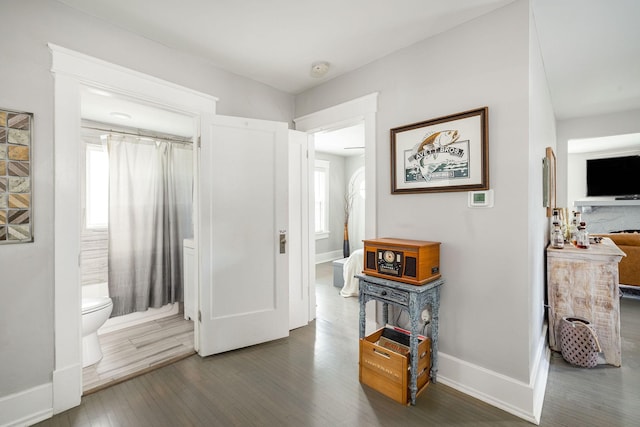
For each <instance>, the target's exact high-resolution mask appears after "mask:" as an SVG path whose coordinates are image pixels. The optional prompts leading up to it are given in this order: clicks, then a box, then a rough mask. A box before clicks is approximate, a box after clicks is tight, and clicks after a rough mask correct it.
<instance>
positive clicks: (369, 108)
mask: <svg viewBox="0 0 640 427" xmlns="http://www.w3.org/2000/svg"><path fill="white" fill-rule="evenodd" d="M377 111H378V92H374V93H371V94H369V95H365V96H362V97H360V98H355V99H352V100H351V101H347V102H343V103H342V104H338V105H335V106H333V107H329V108H325V109H323V110H320V111H316V112H314V113H310V114H307V115H304V116H301V117H298V118H295V119H293V122H294V123H295V127H296V130H300V131H303V132H307V133H308V134H313V133H316V132H320V131H323V130H333V129H339V128H343V127H348V126H350V125H353V124H355V123H358V122H361V121H362V122H364V166H365V171H364V173H365V196H366V198H365V238H374V237H376V236H377V224H378V221H377V200H376V194H377V190H376V176H377V173H376V113H377ZM314 162H315V151H314V149H313V143H311V149H310V150H309V156H308V159H307V163H308V165H307V168H308V169H307V170H308V171H309V174H310V178H309V182H310V185H309V191H312V190H311V189H312V188H313V171H314ZM309 199H311V198H309ZM313 228H314V227H313V224H310V227H309V237H308V238H309V242H310V243H309V278H310V279H309V283H310V284H312V285H315V268H312V263H313V266H315V233H314V229H313ZM309 304H310V310H309V318H310V320H312V319H315V317H316V298H315V292H309ZM373 315H375V313H373ZM367 317H369V314H368V315H367Z"/></svg>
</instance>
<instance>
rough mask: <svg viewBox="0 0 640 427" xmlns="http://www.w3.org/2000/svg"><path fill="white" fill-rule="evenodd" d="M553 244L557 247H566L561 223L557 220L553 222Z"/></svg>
mask: <svg viewBox="0 0 640 427" xmlns="http://www.w3.org/2000/svg"><path fill="white" fill-rule="evenodd" d="M551 246H552V247H554V248H556V249H562V248H564V234H562V229H561V228H560V224H559V223H557V222H554V223H553V233H552V234H551Z"/></svg>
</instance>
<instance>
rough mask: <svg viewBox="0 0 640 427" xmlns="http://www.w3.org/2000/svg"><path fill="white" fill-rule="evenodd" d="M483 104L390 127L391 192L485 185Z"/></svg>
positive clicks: (486, 156) (486, 162)
mask: <svg viewBox="0 0 640 427" xmlns="http://www.w3.org/2000/svg"><path fill="white" fill-rule="evenodd" d="M488 114H489V109H488V107H482V108H478V109H475V110H470V111H465V112H463V113H457V114H452V115H450V116H445V117H439V118H436V119H431V120H426V121H424V122H419V123H413V124H410V125H405V126H400V127H397V128H393V129H391V193H392V194H405V193H439V192H445V191H476V190H488V189H489V137H488Z"/></svg>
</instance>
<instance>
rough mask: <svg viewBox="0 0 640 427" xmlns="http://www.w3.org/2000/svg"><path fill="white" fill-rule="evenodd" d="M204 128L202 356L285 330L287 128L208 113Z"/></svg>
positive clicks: (275, 336) (201, 171) (277, 335)
mask: <svg viewBox="0 0 640 427" xmlns="http://www.w3.org/2000/svg"><path fill="white" fill-rule="evenodd" d="M201 133H202V137H201V147H200V165H199V174H200V180H199V186H200V188H199V193H200V206H199V216H200V218H199V224H200V229H199V258H200V259H199V261H200V262H199V283H200V286H199V296H200V298H199V299H200V313H199V317H200V325H199V326H200V327H199V346H200V348H199V354H200V355H201V356H207V355H211V354H215V353H221V352H224V351H229V350H234V349H237V348H242V347H247V346H250V345H254V344H259V343H262V342H266V341H270V340H274V339H278V338H283V337H286V336H288V335H289V283H288V253H287V252H288V243H287V242H286V239H287V226H288V223H287V221H288V218H287V215H288V210H287V209H288V208H287V204H288V188H287V181H288V178H287V175H288V155H287V149H288V142H287V139H288V129H287V124H286V123H280V122H270V121H264V120H253V119H244V118H238V117H225V116H212V117H203V118H202V123H201ZM281 241H284V243H281ZM283 249H284V253H283Z"/></svg>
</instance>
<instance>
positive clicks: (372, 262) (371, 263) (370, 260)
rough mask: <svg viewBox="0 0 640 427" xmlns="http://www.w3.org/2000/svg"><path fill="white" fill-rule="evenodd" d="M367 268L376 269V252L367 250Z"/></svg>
mask: <svg viewBox="0 0 640 427" xmlns="http://www.w3.org/2000/svg"><path fill="white" fill-rule="evenodd" d="M367 268H368V269H369V270H376V269H377V268H376V253H375V252H371V251H367Z"/></svg>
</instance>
